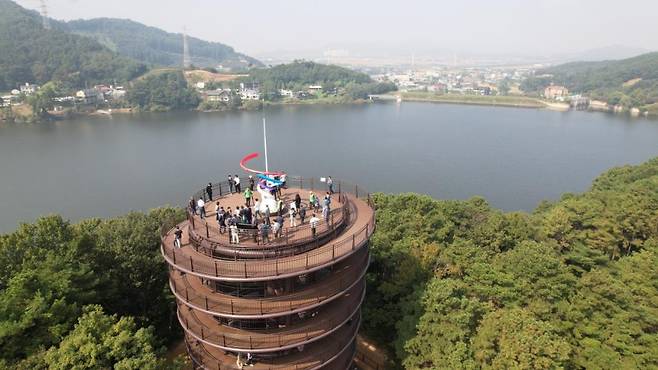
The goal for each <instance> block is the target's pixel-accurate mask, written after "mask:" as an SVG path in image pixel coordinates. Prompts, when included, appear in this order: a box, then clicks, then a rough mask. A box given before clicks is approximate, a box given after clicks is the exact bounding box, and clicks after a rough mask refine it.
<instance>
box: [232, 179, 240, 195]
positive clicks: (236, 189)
mask: <svg viewBox="0 0 658 370" xmlns="http://www.w3.org/2000/svg"><path fill="white" fill-rule="evenodd" d="M233 181H234V182H235V191H236V192H237V193H242V189H241V188H240V178H239V177H238V175H235V176H233Z"/></svg>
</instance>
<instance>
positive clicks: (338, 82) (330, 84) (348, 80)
mask: <svg viewBox="0 0 658 370" xmlns="http://www.w3.org/2000/svg"><path fill="white" fill-rule="evenodd" d="M242 81H243V82H246V83H249V82H257V83H259V84H260V85H261V92H263V93H264V94H265V97H266V99H268V96H271V95H276V91H278V89H283V88H285V89H291V90H294V91H298V90H306V88H308V86H309V85H321V86H322V88H323V91H325V92H329V91H331V90H333V89H336V90H337V91H339V92H340V93H341V94H344V95H346V96H349V97H350V98H352V99H365V98H367V97H368V94H382V93H385V92H388V91H391V90H395V89H396V87H395V85H394V84H390V83H378V82H374V81H373V80H372V79H371V78H370V76H368V75H367V74H365V73H362V72H357V71H353V70H351V69H348V68H343V67H339V66H335V65H328V64H320V63H314V62H309V61H303V60H300V61H294V62H292V63H288V64H280V65H277V66H274V67H272V68H257V69H253V70H251V71H249V77H244V78H242Z"/></svg>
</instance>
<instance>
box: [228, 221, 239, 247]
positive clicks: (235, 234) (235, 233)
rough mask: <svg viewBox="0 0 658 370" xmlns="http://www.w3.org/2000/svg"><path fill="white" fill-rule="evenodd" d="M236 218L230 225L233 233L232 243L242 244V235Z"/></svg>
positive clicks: (230, 230)
mask: <svg viewBox="0 0 658 370" xmlns="http://www.w3.org/2000/svg"><path fill="white" fill-rule="evenodd" d="M236 222H237V221H235V220H233V222H231V226H229V233H230V234H231V243H233V244H240V235H239V234H238V226H237V225H236Z"/></svg>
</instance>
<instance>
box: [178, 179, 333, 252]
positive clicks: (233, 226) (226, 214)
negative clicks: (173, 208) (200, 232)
mask: <svg viewBox="0 0 658 370" xmlns="http://www.w3.org/2000/svg"><path fill="white" fill-rule="evenodd" d="M326 183H327V189H328V191H327V192H326V194H325V195H324V197H323V199H322V200H320V198H319V197H318V195H317V194H315V192H313V191H309V197H308V206H307V205H306V204H304V203H303V202H302V197H301V195H300V194H299V193H297V194H295V196H294V198H293V200H292V201H291V202H290V203H289V204H286V203H285V201H284V199H283V197H282V193H281V188H282V187H283V186H277V185H275V186H273V187H272V188H273V189H272V194H273V195H274V196H275V199H276V201H277V204H276V209H275V210H271V209H270V207H269V205H265V207H261V202H260V201H259V199H258V198H256V197H255V196H254V188H255V186H256V181H255V179H254V178H253V176H251V175H250V176H249V180H248V186H247V187H246V188H245V189H244V191H242V188H241V185H240V177H239V176H238V175H228V184H229V192H230V193H231V194H233V193H241V194H242V196H243V197H244V205H239V206H237V207H235V209H233V208H232V207H226V208H225V207H224V206H223V205H222V204H220V201H215V206H214V210H215V212H214V215H215V221H216V222H217V227H218V231H219V233H220V234H222V235H223V234H225V233H228V239H229V242H230V243H231V244H240V237H241V234H242V235H245V234H247V235H249V236H250V237H253V238H254V240H256V241H259V242H260V243H263V244H269V243H271V242H272V241H273V240H275V239H279V238H281V237H283V236H284V232H285V233H287V231H284V230H285V228H284V217H286V216H287V217H288V219H289V228H290V229H291V230H292V229H295V228H298V227H300V226H302V225H305V224H306V218H307V212H309V213H311V217H310V218H309V219H308V223H309V227H310V229H311V235H312V237H313V238H315V237H316V236H317V229H318V226H319V224H320V222H321V219H320V218H319V217H318V216H317V214H321V215H322V219H323V220H324V222H326V223H329V222H330V217H331V216H330V215H331V202H332V195H333V194H334V189H333V181H332V179H331V177H329V178H328V179H327V181H326ZM220 193H221V192H220ZM206 197H207V199H208V202H206V200H205V198H206ZM212 200H213V186H212V183H208V185H207V186H206V188H205V196H203V197H199V198H198V199H196V200H195V199H194V197H192V198H190V201H189V204H188V208H189V211H190V212H191V213H192V214H196V215H198V216H199V217H200V218H201V219H205V218H207V217H208V213H209V211H208V210H207V209H206V205H207V203H211V202H212ZM320 212H321V213H320ZM179 231H180V233H179ZM179 234H180V235H179ZM182 234H183V233H182V231H181V230H180V229H178V228H177V230H176V231H175V241H174V246H175V247H178V248H180V247H181V238H182ZM259 237H260V238H259Z"/></svg>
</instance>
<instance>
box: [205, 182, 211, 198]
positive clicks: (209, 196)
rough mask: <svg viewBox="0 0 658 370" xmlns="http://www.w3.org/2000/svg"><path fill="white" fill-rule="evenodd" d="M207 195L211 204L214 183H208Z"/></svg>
mask: <svg viewBox="0 0 658 370" xmlns="http://www.w3.org/2000/svg"><path fill="white" fill-rule="evenodd" d="M206 194H208V201H209V202H210V201H211V200H212V183H210V182H209V183H208V185H206Z"/></svg>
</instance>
